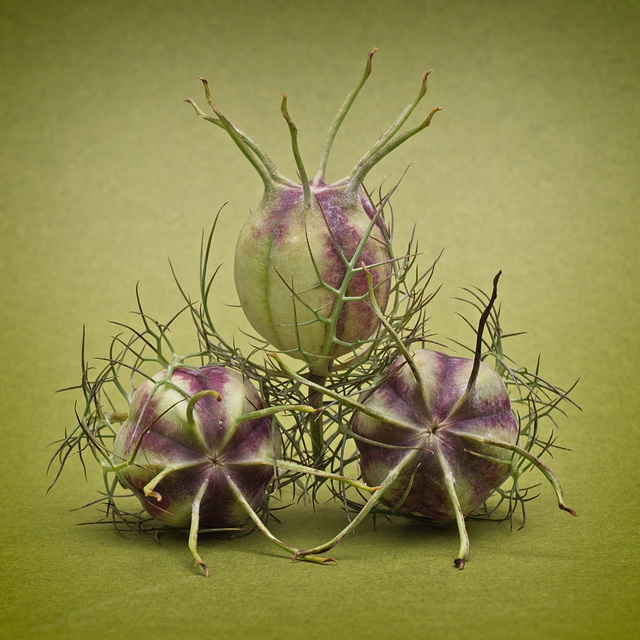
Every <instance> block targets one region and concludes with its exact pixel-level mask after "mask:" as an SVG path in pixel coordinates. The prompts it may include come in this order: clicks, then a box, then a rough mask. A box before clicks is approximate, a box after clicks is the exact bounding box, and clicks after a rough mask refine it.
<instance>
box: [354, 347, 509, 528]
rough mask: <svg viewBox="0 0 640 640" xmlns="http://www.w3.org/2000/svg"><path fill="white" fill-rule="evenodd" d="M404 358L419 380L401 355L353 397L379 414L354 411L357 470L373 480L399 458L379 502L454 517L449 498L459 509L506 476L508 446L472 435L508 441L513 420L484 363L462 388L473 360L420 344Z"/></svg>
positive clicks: (471, 507) (471, 505)
mask: <svg viewBox="0 0 640 640" xmlns="http://www.w3.org/2000/svg"><path fill="white" fill-rule="evenodd" d="M412 360H413V364H414V365H415V369H416V370H417V371H418V372H419V379H417V378H416V376H415V374H414V371H412V369H411V367H410V366H409V364H408V363H407V362H406V361H405V359H404V357H401V358H399V359H398V360H396V361H395V362H394V363H393V364H392V365H391V367H390V369H389V370H390V371H391V372H392V373H391V374H390V375H389V377H388V379H387V380H386V381H385V382H384V384H382V385H381V386H380V387H379V388H377V389H376V390H375V391H373V392H372V393H371V394H366V397H363V398H361V401H362V403H363V404H364V405H365V406H366V407H367V408H368V409H370V410H372V412H375V414H377V415H378V416H384V417H385V418H386V419H384V418H381V417H378V418H376V417H372V416H371V415H367V414H365V413H362V412H359V413H356V415H355V417H354V420H353V423H352V430H353V432H354V433H355V434H356V435H357V436H358V437H357V438H356V445H357V447H358V449H359V451H360V454H361V466H362V475H363V477H364V479H365V480H366V482H367V483H368V484H371V485H372V486H377V485H381V484H382V483H383V482H384V480H385V479H386V478H387V477H388V476H389V474H390V472H392V471H393V470H394V469H396V468H397V467H398V466H399V465H401V464H403V466H402V470H401V472H400V473H399V474H398V477H397V479H396V480H395V481H394V482H393V483H392V484H391V485H390V486H389V488H388V489H387V490H386V491H385V493H384V495H383V496H382V498H381V499H382V501H383V502H385V503H386V504H387V505H389V506H391V507H393V508H394V509H395V510H396V511H397V512H398V513H410V514H415V515H419V516H422V517H424V518H427V519H428V520H430V521H432V522H436V523H444V522H450V521H455V520H456V517H457V508H458V507H457V505H456V504H455V501H456V500H457V502H458V505H459V509H460V510H461V512H462V514H463V515H464V516H466V515H468V514H470V513H472V512H473V511H475V510H476V509H477V508H478V507H479V506H480V505H482V504H483V503H484V502H485V501H486V500H487V498H488V497H489V496H490V494H491V493H492V492H493V491H494V490H495V489H496V487H498V486H499V485H500V484H502V482H503V481H504V480H505V479H506V478H507V476H508V475H509V471H510V458H511V453H510V452H508V451H505V450H504V449H503V448H500V447H497V446H494V445H491V444H486V442H480V441H479V440H478V439H477V438H478V437H480V439H482V440H494V441H498V442H502V443H506V444H508V445H515V444H516V443H517V440H518V423H517V421H516V418H515V416H514V414H513V411H512V408H511V401H510V398H509V394H508V392H507V389H506V387H505V384H504V381H503V380H502V378H501V377H500V376H499V375H498V373H496V372H495V371H494V370H493V369H491V367H489V366H488V365H486V364H484V363H482V362H480V363H479V365H480V366H479V369H478V374H477V378H476V379H475V383H474V384H473V385H472V387H471V388H470V389H468V388H467V387H468V382H469V379H470V376H471V371H472V368H473V365H474V361H473V360H470V359H467V358H460V357H453V356H449V355H446V354H444V353H440V352H437V351H431V350H427V349H422V350H418V351H415V352H413V353H412ZM408 456H411V458H410V459H409V460H407V461H406V463H404V462H405V458H407V457H408ZM452 484H453V485H454V490H455V497H454V496H452V492H451V489H452Z"/></svg>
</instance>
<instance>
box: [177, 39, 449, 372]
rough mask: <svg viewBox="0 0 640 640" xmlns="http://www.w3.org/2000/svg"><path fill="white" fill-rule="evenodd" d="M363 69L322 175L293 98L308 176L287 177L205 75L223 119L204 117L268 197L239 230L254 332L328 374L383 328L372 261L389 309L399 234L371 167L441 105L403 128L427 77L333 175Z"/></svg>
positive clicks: (240, 280)
mask: <svg viewBox="0 0 640 640" xmlns="http://www.w3.org/2000/svg"><path fill="white" fill-rule="evenodd" d="M374 53H375V49H374V50H373V51H371V52H370V53H369V56H368V59H367V65H366V68H365V72H364V74H363V76H362V78H361V80H360V82H359V84H358V85H357V86H356V87H355V89H354V90H353V91H352V92H351V93H350V94H349V95H348V97H347V99H346V100H345V102H344V103H343V105H342V107H341V108H340V109H339V110H338V113H337V115H336V117H335V119H334V121H333V124H332V126H331V128H330V130H329V135H328V137H327V140H326V142H325V146H324V150H323V153H322V157H321V160H320V165H319V168H318V171H317V173H316V174H315V176H314V177H313V178H312V179H309V177H308V176H307V172H306V169H305V167H304V164H303V163H302V160H301V157H300V152H299V149H298V143H297V137H298V129H297V127H296V125H295V124H294V123H293V121H292V120H291V118H290V116H289V113H288V110H287V102H286V96H285V95H283V100H282V106H281V111H282V115H283V116H284V118H285V120H286V122H287V125H288V127H289V131H290V135H291V142H292V148H293V155H294V158H295V161H296V166H297V170H298V174H299V176H300V182H295V181H292V180H289V179H287V178H285V177H284V176H282V175H281V174H280V173H279V172H278V170H277V169H276V167H275V165H274V164H273V162H272V161H271V160H270V158H269V157H268V156H267V155H266V154H265V153H264V152H263V150H262V149H261V148H260V147H259V146H258V145H257V144H256V143H255V142H254V141H253V140H252V139H251V138H249V136H247V135H246V134H245V133H243V132H242V131H240V130H239V129H237V128H236V127H235V126H234V125H232V124H231V122H229V120H228V119H227V118H226V117H225V116H224V114H222V112H221V111H220V110H219V109H218V107H217V106H216V105H215V103H214V101H213V98H212V96H211V93H210V91H209V87H208V84H207V82H206V80H204V79H203V78H200V79H201V80H202V82H203V84H204V87H205V95H206V97H207V101H208V103H209V105H210V106H211V108H212V109H213V111H214V113H215V117H213V116H208V115H206V114H205V113H204V112H202V111H201V110H200V109H199V108H198V107H197V105H196V104H195V103H194V102H193V100H191V99H190V98H189V99H187V101H188V102H190V103H191V104H192V105H193V106H194V108H195V109H196V113H197V114H198V115H199V116H200V117H202V118H204V119H205V120H207V121H209V122H212V123H213V124H216V125H217V126H219V127H222V128H223V129H225V130H226V131H227V133H228V134H229V136H230V137H231V138H232V139H233V141H234V142H235V143H236V144H237V146H238V147H239V148H240V150H241V151H242V152H243V153H244V155H245V156H246V157H247V159H248V160H249V161H250V162H251V164H252V165H253V167H254V168H255V169H256V171H257V172H258V174H259V175H260V177H261V179H262V182H263V184H264V194H263V197H262V199H261V201H260V203H259V205H258V206H257V208H256V209H255V210H254V211H253V213H252V214H251V216H250V218H249V220H248V221H247V223H246V224H245V226H244V228H243V229H242V230H241V232H240V235H239V238H238V241H237V245H236V253H235V262H234V270H235V284H236V289H237V292H238V296H239V299H240V304H241V306H242V309H243V311H244V313H245V315H246V316H247V319H248V320H249V322H250V323H251V325H252V326H253V328H254V329H255V330H256V331H257V332H258V333H259V334H260V335H261V336H262V337H263V338H264V339H265V340H266V341H267V342H269V343H271V344H272V345H273V346H275V347H276V348H277V349H279V350H281V351H283V352H285V353H288V354H289V355H291V356H293V357H295V358H298V359H301V360H304V361H305V362H306V363H307V364H308V365H309V367H310V368H311V369H312V370H313V372H314V373H315V374H318V375H326V373H327V372H328V370H329V368H330V363H331V360H332V359H333V358H336V357H339V356H341V355H344V354H346V353H350V352H353V353H355V352H357V351H358V350H359V349H360V348H362V347H363V346H364V344H365V343H366V341H367V340H368V339H370V338H371V336H372V335H373V334H374V333H375V331H376V329H377V328H378V327H379V324H380V322H379V319H378V317H377V316H376V314H375V313H374V312H373V310H372V309H371V307H370V305H369V304H368V303H367V300H368V298H369V288H368V283H367V278H366V275H365V273H364V268H363V267H366V268H367V269H368V271H369V273H370V275H371V278H372V279H373V283H374V290H375V297H376V301H377V304H378V306H379V307H380V309H382V310H384V309H385V307H386V305H387V302H388V298H389V291H390V287H391V278H392V272H393V258H392V250H391V238H390V234H389V230H388V229H387V227H386V225H385V222H384V220H383V219H382V206H381V207H380V208H379V209H378V210H376V207H374V205H373V204H372V202H371V200H370V198H369V197H368V195H367V193H366V191H365V189H364V187H363V186H362V183H363V180H364V178H365V176H366V175H367V174H368V172H369V171H370V170H371V168H372V167H373V166H374V165H375V164H376V163H377V162H378V161H380V160H381V159H382V158H384V157H385V156H386V155H387V154H388V153H390V152H391V151H393V149H395V148H396V147H398V146H399V145H401V144H402V143H403V142H404V141H405V140H407V139H409V138H410V137H411V136H413V135H414V134H416V133H418V132H419V131H421V130H422V129H424V128H426V127H427V126H429V124H430V122H431V118H432V117H433V115H434V114H435V112H436V111H438V110H439V108H435V109H432V110H431V111H430V112H429V114H428V117H427V118H426V119H425V120H424V121H423V122H422V123H420V124H419V125H418V126H416V127H414V128H413V129H410V130H408V131H406V132H404V133H402V134H401V133H399V132H400V129H401V128H402V126H403V125H404V123H405V122H406V120H407V118H408V117H409V116H410V115H411V113H412V112H413V110H414V109H415V107H416V106H417V104H418V103H419V102H420V100H421V99H422V98H423V97H424V95H425V93H426V87H427V76H428V73H425V74H424V76H423V78H422V84H421V87H420V91H419V93H418V96H417V98H416V99H415V100H414V101H413V102H412V103H411V104H409V105H408V106H407V107H406V108H405V109H404V110H403V111H402V113H401V114H400V116H399V117H398V118H397V119H396V121H395V122H394V123H393V125H392V126H391V127H390V128H389V129H388V130H387V131H386V132H385V133H384V134H383V135H382V136H380V138H379V139H378V141H377V142H376V144H375V145H374V146H373V147H372V148H371V149H370V150H369V151H368V152H367V153H366V154H365V155H364V156H363V157H362V158H361V159H360V161H359V162H358V163H357V164H356V165H355V167H354V169H353V171H352V172H351V174H350V175H349V176H347V177H346V178H344V179H342V180H339V181H337V182H335V183H332V184H327V182H326V181H325V170H326V165H327V161H328V158H329V153H330V151H331V147H332V144H333V141H334V138H335V135H336V133H337V131H338V129H339V128H340V126H341V124H342V122H343V120H344V118H345V117H346V115H347V113H348V111H349V109H350V107H351V105H352V103H353V101H354V100H355V98H356V96H357V95H358V93H359V92H360V89H361V88H362V86H363V85H364V83H365V81H366V80H367V78H368V77H369V75H370V73H371V58H372V56H373V54H374Z"/></svg>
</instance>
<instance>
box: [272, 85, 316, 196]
mask: <svg viewBox="0 0 640 640" xmlns="http://www.w3.org/2000/svg"><path fill="white" fill-rule="evenodd" d="M280 111H281V112H282V115H283V117H284V119H285V120H286V121H287V125H288V126H289V133H290V134H291V148H292V150H293V157H294V159H295V161H296V167H297V169H298V173H299V174H300V181H301V182H302V192H303V194H304V196H303V197H304V206H305V207H308V206H309V205H310V204H311V189H310V187H309V178H308V177H307V170H306V169H305V168H304V163H303V162H302V156H301V155H300V148H299V147H298V127H297V126H296V125H295V123H294V122H293V120H292V119H291V117H290V116H289V111H288V109H287V96H286V95H285V94H284V93H283V94H282V104H281V105H280Z"/></svg>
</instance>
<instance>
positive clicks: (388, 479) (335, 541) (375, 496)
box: [294, 450, 419, 560]
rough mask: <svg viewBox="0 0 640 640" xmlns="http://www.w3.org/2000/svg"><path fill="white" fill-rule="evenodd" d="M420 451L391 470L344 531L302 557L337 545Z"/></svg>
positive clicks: (305, 552) (409, 455)
mask: <svg viewBox="0 0 640 640" xmlns="http://www.w3.org/2000/svg"><path fill="white" fill-rule="evenodd" d="M418 453H419V451H417V450H415V451H411V452H410V453H408V454H407V455H406V456H405V457H404V458H403V459H402V460H401V461H400V462H399V463H398V464H397V465H396V466H395V468H394V469H392V470H391V471H390V472H389V474H388V475H387V477H386V478H385V480H384V482H383V483H382V484H381V485H380V486H379V487H378V488H377V489H375V490H374V492H373V493H372V494H371V497H370V498H369V499H368V500H367V502H366V503H365V505H364V506H363V507H362V509H361V510H360V511H359V512H358V515H357V516H356V517H355V518H354V519H353V520H351V522H349V524H348V525H347V526H346V527H345V528H344V529H342V531H340V533H338V535H336V536H334V537H333V538H331V540H329V541H328V542H325V543H324V544H321V545H319V546H317V547H313V548H311V549H305V550H303V551H300V552H299V555H300V556H302V557H306V556H308V555H310V554H317V553H325V552H326V551H329V550H330V549H332V548H333V547H335V546H336V545H337V544H338V543H339V542H340V541H341V540H342V539H343V538H344V537H345V536H346V535H347V534H348V533H350V532H351V531H353V530H354V529H355V528H356V527H357V526H358V525H359V524H360V523H361V522H362V521H363V520H364V519H365V517H366V516H367V515H368V514H369V512H370V511H371V509H373V508H374V507H375V506H376V504H378V501H379V500H380V498H382V496H383V495H384V493H385V491H386V490H387V489H388V488H389V487H390V486H391V485H392V484H393V483H394V482H395V481H396V480H397V479H398V476H399V475H400V474H401V473H402V471H403V470H404V469H405V468H406V467H407V465H408V464H409V463H410V462H411V461H412V460H413V459H414V458H415V456H416V455H417V454H418ZM295 559H298V555H296V556H295V557H294V560H295Z"/></svg>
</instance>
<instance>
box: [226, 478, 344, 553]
mask: <svg viewBox="0 0 640 640" xmlns="http://www.w3.org/2000/svg"><path fill="white" fill-rule="evenodd" d="M227 480H228V482H229V487H230V488H231V491H232V492H233V494H234V495H235V497H236V498H237V499H238V500H239V501H240V503H241V504H242V506H243V507H244V508H245V510H246V512H247V514H248V515H249V517H250V518H251V520H252V521H253V523H254V524H255V525H256V527H258V529H260V531H262V533H263V534H264V535H265V536H266V537H267V538H268V539H269V540H271V542H273V543H274V544H275V545H276V546H278V547H280V548H281V549H283V550H284V551H287V552H289V553H290V554H291V555H292V556H294V559H295V560H305V561H307V562H315V563H317V564H326V563H328V562H335V559H334V558H323V557H318V556H315V555H311V556H307V555H306V554H305V553H303V552H300V550H299V549H296V547H292V546H291V545H289V544H287V543H286V542H282V540H280V539H278V538H276V536H274V535H273V534H272V533H271V531H269V529H268V528H267V526H266V525H265V524H264V522H262V520H261V518H260V517H259V516H258V514H257V513H256V512H255V511H254V509H253V507H252V506H251V505H250V504H249V503H248V502H247V499H246V498H245V497H244V496H243V495H242V491H240V489H239V488H238V486H237V485H236V484H235V482H233V480H231V478H227Z"/></svg>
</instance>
